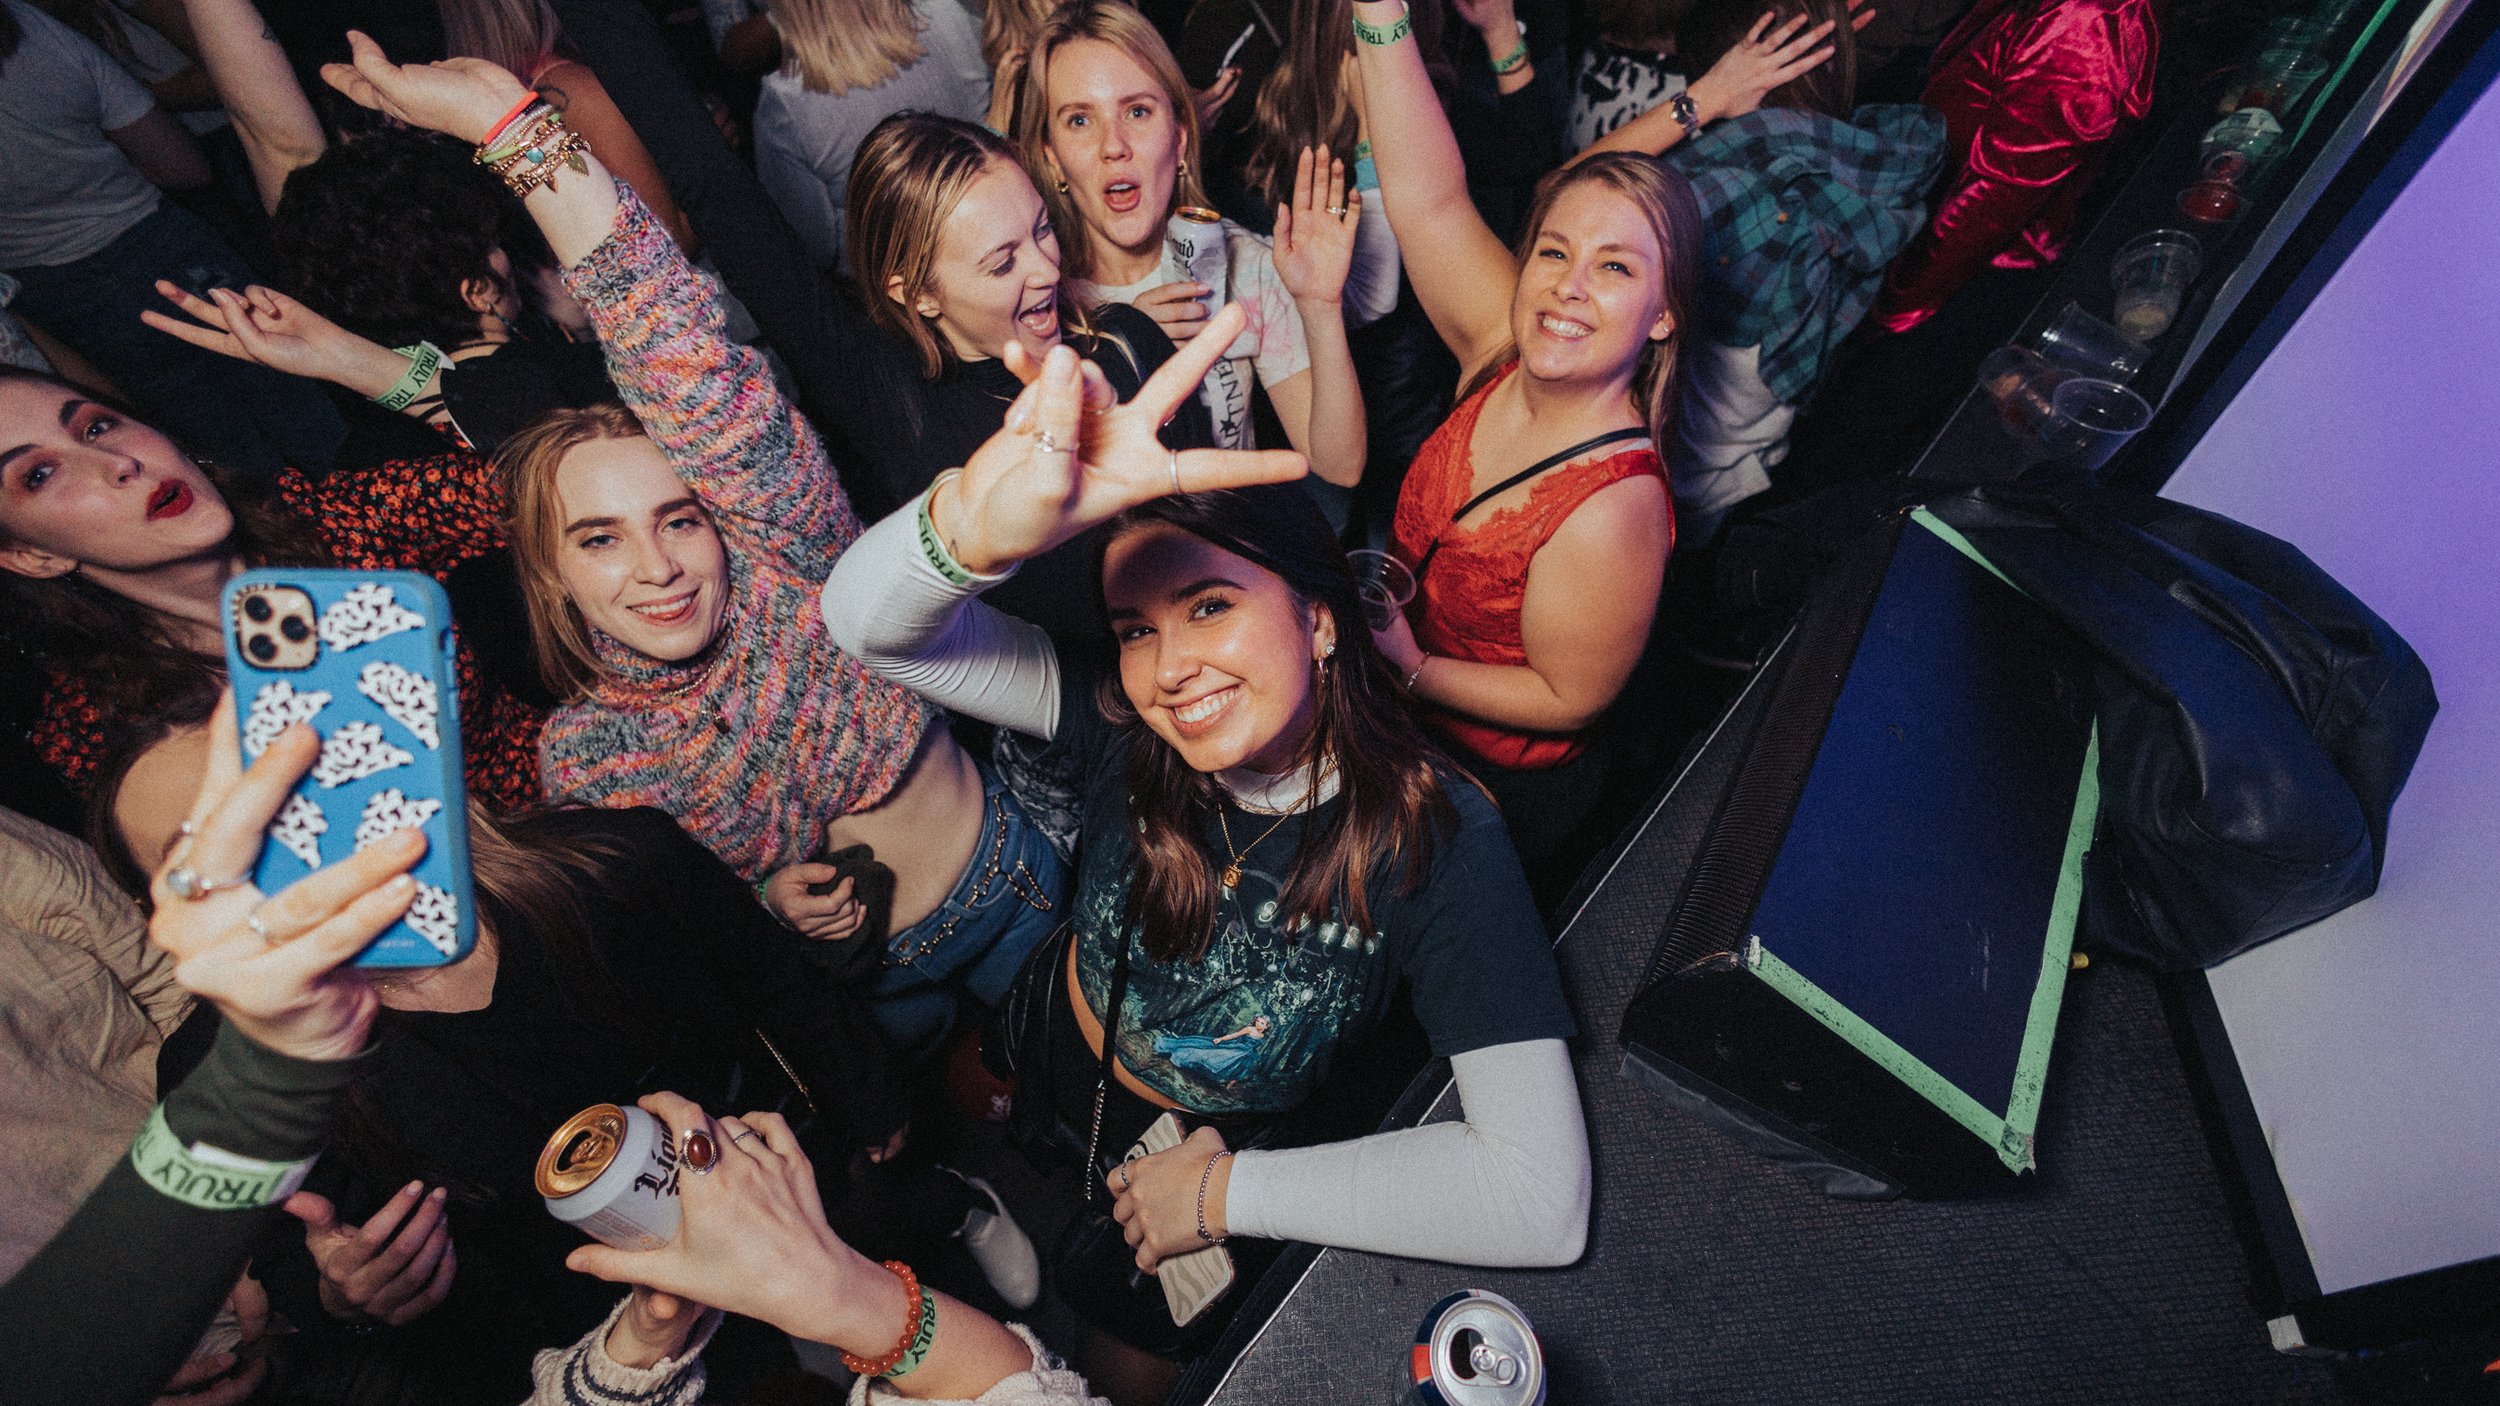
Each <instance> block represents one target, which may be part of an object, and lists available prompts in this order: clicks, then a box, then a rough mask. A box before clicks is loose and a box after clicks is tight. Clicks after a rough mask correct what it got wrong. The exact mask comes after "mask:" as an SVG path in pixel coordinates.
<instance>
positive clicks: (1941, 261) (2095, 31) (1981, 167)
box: [1872, 0, 2161, 332]
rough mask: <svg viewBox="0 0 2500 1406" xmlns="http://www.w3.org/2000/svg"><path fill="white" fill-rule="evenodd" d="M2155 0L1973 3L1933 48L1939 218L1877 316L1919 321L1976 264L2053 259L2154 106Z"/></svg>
mask: <svg viewBox="0 0 2500 1406" xmlns="http://www.w3.org/2000/svg"><path fill="white" fill-rule="evenodd" d="M2160 48H2161V23H2160V15H2159V12H2158V5H2157V0H1979V3H1978V4H1977V5H1974V6H1973V7H1972V8H1971V11H1970V13H1969V14H1967V15H1965V16H1963V18H1962V22H1961V23H1960V24H1958V25H1956V26H1954V28H1953V32H1952V33H1950V34H1948V35H1946V36H1945V39H1944V42H1943V43H1942V44H1939V45H1937V46H1936V54H1935V58H1934V60H1933V61H1932V62H1931V64H1930V66H1929V69H1928V72H1929V75H1930V76H1929V78H1928V80H1927V91H1926V92H1925V93H1924V94H1922V95H1921V101H1923V102H1925V103H1926V104H1927V106H1929V107H1932V108H1934V109H1935V110H1936V111H1938V112H1940V113H1943V114H1944V120H1945V133H1946V145H1945V151H1946V160H1947V161H1948V162H1950V163H1951V164H1950V166H1949V168H1948V170H1947V172H1946V175H1945V179H1944V182H1943V184H1942V185H1940V186H1939V187H1938V188H1937V197H1936V215H1935V218H1934V219H1933V220H1931V221H1930V222H1929V223H1928V226H1927V228H1926V229H1925V230H1924V231H1922V232H1921V233H1920V234H1919V236H1918V238H1917V239H1915V240H1913V241H1911V243H1910V247H1909V248H1908V249H1905V250H1903V251H1902V254H1901V257H1900V258H1899V259H1897V260H1895V261H1894V263H1893V266H1892V270H1891V272H1890V274H1889V275H1888V276H1887V277H1886V279H1885V282H1884V292H1883V297H1882V298H1881V299H1880V300H1879V301H1878V302H1877V303H1876V305H1875V312H1874V314H1873V318H1872V320H1873V321H1874V322H1876V323H1877V324H1878V325H1880V326H1881V327H1882V328H1883V329H1884V330H1886V331H1888V332H1902V331H1907V330H1908V329H1910V328H1912V327H1915V326H1917V325H1918V324H1919V323H1920V322H1923V321H1925V320H1926V319H1927V317H1928V316H1929V315H1930V314H1932V313H1934V312H1935V310H1936V309H1937V308H1939V307H1941V306H1943V305H1944V300H1945V299H1947V298H1949V297H1951V296H1953V294H1954V293H1956V292H1958V291H1959V290H1960V289H1961V287H1962V285H1963V284H1965V283H1968V282H1969V281H1970V280H1971V279H1972V277H1973V276H1975V275H1976V274H1977V273H1978V272H1979V270H1980V269H1981V268H1982V267H1986V266H1991V265H1993V266H1994V267H1997V268H2006V269H2020V268H2037V267H2039V266H2041V265H2043V264H2048V263H2054V262H2055V261H2056V260H2057V256H2058V255H2059V254H2061V253H2063V252H2064V251H2065V247H2066V240H2067V238H2068V236H2069V235H2071V234H2072V233H2073V232H2074V223H2075V211H2076V207H2077V206H2078V205H2079V204H2080V203H2081V202H2082V200H2083V197H2084V193H2085V192H2086V191H2088V190H2089V189H2091V186H2092V182H2093V179H2094V178H2095V177H2096V176H2098V175H2099V174H2100V169H2101V163H2102V161H2103V160H2104V159H2106V157H2107V154H2108V150H2109V144H2110V142H2111V141H2113V140H2114V139H2116V138H2117V137H2119V136H2120V135H2122V134H2123V133H2125V132H2126V131H2127V129H2128V128H2129V127H2130V126H2132V125H2133V124H2135V123H2136V122H2139V121H2141V120H2143V117H2144V114H2145V113H2146V112H2147V111H2148V110H2149V109H2150V108H2151V107H2152V104H2153V61H2154V59H2155V57H2156V56H2157V55H2158V53H2159V51H2160Z"/></svg>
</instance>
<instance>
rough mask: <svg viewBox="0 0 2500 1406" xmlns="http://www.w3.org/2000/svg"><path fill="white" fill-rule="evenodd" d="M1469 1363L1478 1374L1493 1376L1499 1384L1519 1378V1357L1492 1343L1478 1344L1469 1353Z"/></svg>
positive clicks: (1480, 1375)
mask: <svg viewBox="0 0 2500 1406" xmlns="http://www.w3.org/2000/svg"><path fill="white" fill-rule="evenodd" d="M1467 1365H1468V1366H1470V1367H1473V1368H1475V1369H1476V1375H1477V1376H1479V1377H1491V1378H1492V1379H1493V1381H1494V1384H1495V1385H1497V1386H1509V1385H1510V1384H1511V1383H1512V1382H1515V1381H1517V1380H1519V1359H1518V1358H1516V1357H1513V1356H1511V1355H1510V1354H1509V1353H1507V1352H1504V1351H1502V1350H1501V1349H1500V1348H1497V1347H1494V1346H1493V1345H1492V1344H1490V1343H1478V1344H1476V1346H1475V1350H1474V1351H1472V1352H1469V1353H1468V1354H1467Z"/></svg>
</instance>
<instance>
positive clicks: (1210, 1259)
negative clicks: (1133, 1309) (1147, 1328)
mask: <svg viewBox="0 0 2500 1406" xmlns="http://www.w3.org/2000/svg"><path fill="white" fill-rule="evenodd" d="M1188 1135H1189V1134H1188V1133H1187V1132H1185V1131H1183V1130H1182V1128H1181V1115H1179V1114H1178V1113H1166V1114H1164V1115H1163V1116H1162V1117H1160V1118H1157V1119H1156V1120H1155V1121H1154V1124H1153V1126H1151V1127H1149V1128H1147V1129H1146V1132H1145V1135H1144V1136H1143V1137H1140V1138H1139V1139H1137V1141H1136V1142H1134V1143H1132V1144H1130V1146H1129V1150H1128V1156H1126V1157H1124V1158H1122V1159H1120V1160H1122V1161H1124V1162H1134V1161H1136V1160H1137V1159H1138V1158H1140V1157H1149V1156H1152V1155H1153V1154H1155V1153H1157V1152H1162V1151H1164V1150H1166V1149H1167V1148H1174V1147H1178V1146H1180V1145H1181V1140H1182V1139H1183V1138H1186V1137H1187V1136H1188ZM1155 1277H1156V1278H1157V1279H1160V1280H1162V1281H1163V1302H1164V1304H1165V1305H1166V1306H1167V1307H1169V1308H1170V1309H1171V1310H1172V1323H1173V1326H1175V1327H1181V1328H1186V1327H1188V1326H1189V1325H1190V1324H1191V1323H1192V1322H1194V1321H1196V1319H1197V1317H1198V1315H1199V1314H1201V1313H1204V1312H1206V1311H1207V1309H1208V1307H1209V1306H1210V1305H1212V1304H1213V1303H1214V1302H1215V1301H1216V1300H1217V1299H1220V1298H1222V1297H1224V1293H1225V1291H1226V1290H1228V1289H1230V1288H1232V1287H1233V1256H1232V1252H1231V1251H1229V1250H1227V1249H1225V1248H1224V1247H1223V1246H1221V1245H1209V1246H1207V1247H1206V1248H1205V1249H1203V1250H1192V1251H1190V1252H1189V1253H1188V1254H1185V1255H1174V1256H1172V1257H1171V1258H1169V1259H1166V1260H1164V1261H1163V1262H1162V1263H1160V1264H1158V1265H1156V1266H1155Z"/></svg>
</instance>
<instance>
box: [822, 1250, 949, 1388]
mask: <svg viewBox="0 0 2500 1406" xmlns="http://www.w3.org/2000/svg"><path fill="white" fill-rule="evenodd" d="M885 1267H886V1268H887V1269H888V1270H890V1271H892V1272H893V1274H894V1277H895V1278H897V1279H900V1280H902V1281H903V1294H904V1296H905V1297H907V1298H909V1299H910V1300H911V1318H910V1319H909V1321H907V1322H905V1323H904V1324H903V1335H902V1336H901V1337H900V1338H898V1339H896V1340H895V1343H894V1348H893V1350H892V1351H890V1352H888V1353H887V1354H886V1355H885V1356H883V1357H876V1358H868V1357H860V1356H857V1355H855V1354H853V1353H848V1352H846V1353H843V1354H842V1365H843V1366H845V1367H848V1368H850V1369H851V1370H852V1371H853V1372H854V1373H856V1374H858V1375H860V1376H863V1377H900V1376H904V1375H906V1374H908V1373H909V1372H911V1371H912V1370H913V1369H914V1368H916V1367H918V1366H919V1365H920V1364H921V1362H922V1361H923V1360H925V1359H926V1358H927V1357H928V1355H929V1345H930V1344H931V1343H934V1342H936V1341H937V1297H936V1296H935V1295H934V1294H931V1293H930V1292H929V1291H928V1290H927V1289H925V1288H923V1287H921V1284H920V1276H919V1275H917V1274H914V1273H912V1272H911V1266H910V1265H907V1264H905V1263H903V1262H902V1261H901V1260H887V1261H886V1262H885Z"/></svg>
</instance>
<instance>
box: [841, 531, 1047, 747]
mask: <svg viewBox="0 0 2500 1406" xmlns="http://www.w3.org/2000/svg"><path fill="white" fill-rule="evenodd" d="M919 515H920V508H919V505H918V504H916V503H913V504H907V505H905V506H903V507H901V508H898V509H896V510H895V511H894V512H893V513H892V514H890V515H888V516H887V517H886V518H885V520H884V521H882V522H879V523H878V524H877V525H876V526H874V527H871V528H869V529H868V530H867V531H865V532H863V533H861V534H860V535H859V538H858V540H857V541H854V542H853V543H851V547H850V550H849V551H846V552H844V553H843V554H842V558H841V560H839V561H837V562H835V563H834V564H833V574H832V575H830V576H827V577H826V578H825V589H824V594H823V596H822V598H821V600H820V602H819V604H820V605H821V606H822V608H823V611H824V617H825V633H826V634H827V635H829V636H831V637H832V639H833V643H834V647H835V648H837V649H840V650H841V651H842V652H843V653H845V654H848V655H850V656H851V657H852V658H854V659H857V660H858V661H859V662H860V663H862V664H865V665H867V666H868V667H869V668H871V669H874V670H876V671H877V672H878V673H880V674H883V675H884V676H885V677H887V678H889V679H892V680H893V681H894V682H896V683H898V684H901V685H902V686H903V687H905V688H908V689H910V690H911V691H912V692H914V693H917V694H919V695H920V696H921V697H923V698H926V699H928V700H929V701H931V702H933V703H936V704H938V705H939V706H940V707H943V708H946V709H948V710H949V711H951V712H956V713H961V714H963V715H964V716H965V717H968V718H979V719H980V720H981V721H983V722H985V723H992V724H995V725H997V726H999V727H1006V728H1013V729H1015V730H1016V731H1018V732H1021V733H1024V734H1026V735H1028V736H1031V737H1038V738H1041V739H1042V740H1043V741H1045V742H1047V741H1049V740H1050V738H1051V737H1052V735H1053V734H1055V733H1057V732H1058V730H1059V652H1058V651H1057V650H1056V649H1054V648H1052V646H1051V643H1050V636H1048V635H1046V634H1044V633H1042V630H1041V627H1040V626H1038V625H1032V624H1028V623H1026V622H1024V621H1022V620H1018V619H1016V618H1015V617H1014V616H1011V615H1006V614H1002V613H1000V612H999V611H997V610H993V609H991V608H990V607H989V606H986V605H983V604H982V603H980V602H979V601H977V600H974V599H973V597H974V596H976V595H979V594H980V593H981V592H982V591H983V590H984V589H986V588H988V587H990V586H995V585H997V584H998V583H999V582H1001V581H1004V580H1006V579H1007V578H1006V576H1003V575H1001V576H991V577H985V578H976V579H975V581H974V584H973V585H971V586H969V587H965V586H958V585H956V584H955V583H954V582H952V581H949V580H947V579H946V578H945V577H943V576H940V575H939V574H938V571H937V568H936V567H934V566H931V565H930V564H929V561H928V558H926V557H924V556H922V555H921V553H920V541H919V531H920V528H919Z"/></svg>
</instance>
